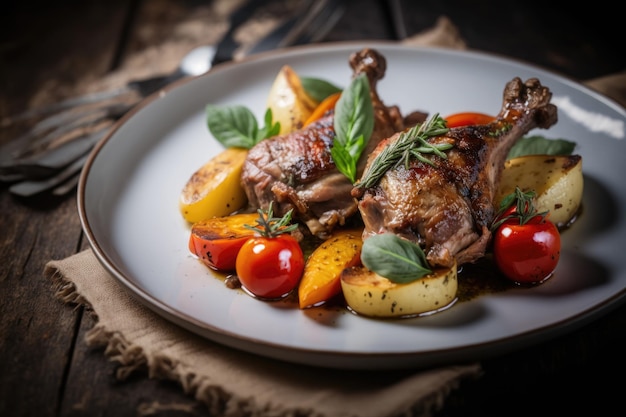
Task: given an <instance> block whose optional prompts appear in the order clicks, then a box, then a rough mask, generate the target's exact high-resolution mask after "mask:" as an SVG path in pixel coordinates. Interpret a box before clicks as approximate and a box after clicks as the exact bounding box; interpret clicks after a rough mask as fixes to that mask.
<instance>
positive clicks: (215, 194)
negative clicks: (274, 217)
mask: <svg viewBox="0 0 626 417" xmlns="http://www.w3.org/2000/svg"><path fill="white" fill-rule="evenodd" d="M247 155H248V150H247V149H242V148H228V149H225V150H224V151H222V152H221V153H219V154H218V155H216V156H215V157H213V158H211V159H210V160H209V161H208V162H207V163H206V164H204V165H203V166H202V167H200V168H199V169H198V170H197V171H196V172H194V173H193V175H192V176H191V177H190V178H189V180H188V181H187V184H185V186H184V188H183V190H182V192H181V194H180V199H179V208H180V212H181V213H182V215H183V217H184V218H185V220H187V221H188V222H189V223H196V222H199V221H201V220H205V219H210V218H212V217H222V216H226V215H228V214H231V213H233V212H235V211H237V210H239V209H241V208H242V207H243V206H244V205H245V204H246V203H247V201H248V198H247V196H246V193H245V191H244V189H243V187H242V186H241V183H240V178H241V171H242V169H243V163H244V161H245V159H246V156H247Z"/></svg>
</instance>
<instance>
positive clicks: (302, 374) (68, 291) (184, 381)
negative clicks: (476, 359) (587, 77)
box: [44, 17, 624, 417]
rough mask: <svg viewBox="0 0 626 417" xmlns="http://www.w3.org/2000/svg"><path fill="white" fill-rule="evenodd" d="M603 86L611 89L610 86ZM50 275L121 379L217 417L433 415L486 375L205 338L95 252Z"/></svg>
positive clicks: (439, 42)
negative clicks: (320, 357)
mask: <svg viewBox="0 0 626 417" xmlns="http://www.w3.org/2000/svg"><path fill="white" fill-rule="evenodd" d="M405 42H406V43H407V44H412V45H436V46H440V47H451V48H460V49H463V48H465V43H464V42H463V40H462V39H461V38H460V37H459V34H458V31H457V29H456V28H455V27H454V25H452V24H451V22H450V21H449V20H448V19H447V18H445V17H442V18H441V19H439V21H438V22H437V25H436V26H435V27H434V28H433V29H431V30H429V31H426V32H424V33H420V34H418V35H416V36H414V37H412V38H410V39H407V40H406V41H405ZM611 81H613V82H614V81H615V80H611ZM623 81H624V77H623V76H622V77H621V78H619V79H618V80H617V82H618V83H619V82H621V83H622V84H621V85H622V90H623V85H624V84H623ZM593 85H594V87H596V88H599V89H600V88H603V86H604V84H603V82H598V83H594V84H593ZM601 91H603V92H605V93H607V94H608V92H609V90H607V89H604V90H601ZM614 98H615V97H614ZM44 273H45V275H46V276H47V277H48V278H49V279H51V280H52V281H53V282H54V284H55V289H56V290H57V295H58V297H59V298H60V299H61V300H63V301H64V302H67V303H71V304H82V305H85V306H87V307H89V308H91V310H92V311H93V313H94V314H95V315H96V316H97V319H98V322H97V324H96V326H95V327H94V328H93V329H92V330H90V331H89V333H88V335H87V337H86V342H87V344H88V345H89V346H93V347H101V346H105V347H106V349H105V355H106V356H107V357H108V358H109V359H110V360H112V361H115V362H117V363H119V367H118V369H117V376H118V377H119V378H120V379H123V378H125V377H126V376H128V375H129V374H130V373H132V372H133V371H135V370H147V372H148V375H149V377H150V378H166V379H171V380H174V381H178V382H179V383H180V385H181V386H182V388H183V389H184V391H185V392H186V393H187V394H189V395H191V396H193V397H195V398H196V399H197V400H199V401H201V402H202V403H204V404H206V406H207V407H208V409H209V410H210V412H211V415H215V416H216V417H217V416H225V417H230V416H272V417H279V416H294V415H299V416H311V417H385V416H388V417H393V416H429V415H431V414H432V413H433V412H434V411H435V410H437V409H438V408H440V407H441V405H442V404H443V402H444V400H445V399H446V396H447V395H448V394H449V393H450V391H451V390H453V389H455V388H457V387H458V385H459V383H460V381H462V380H463V379H469V378H478V377H480V375H481V374H482V368H481V366H480V364H478V363H471V364H459V365H456V366H446V367H439V368H436V369H428V370H420V371H410V370H408V371H390V372H383V371H370V372H365V371H343V370H329V369H318V368H313V367H308V366H303V365H294V364H290V363H283V362H280V361H276V360H272V359H266V358H261V357H257V356H254V355H251V354H248V353H243V352H239V351H235V350H233V349H230V348H227V347H224V346H221V345H218V344H216V343H213V342H211V341H208V340H206V339H203V338H201V337H198V336H196V335H194V334H192V333H190V332H188V331H186V330H184V329H182V328H180V327H178V326H176V325H173V324H171V323H169V322H168V321H166V320H164V319H162V318H161V317H160V316H158V315H156V314H154V313H153V312H152V311H151V310H149V309H147V308H145V307H143V306H142V305H140V304H139V303H137V302H136V301H135V300H134V299H133V298H132V297H131V296H130V295H129V294H128V292H127V291H126V290H125V289H124V288H122V287H121V286H120V284H118V282H117V281H116V280H115V279H114V278H113V277H112V276H111V275H109V274H108V273H107V272H106V271H105V270H104V268H103V267H102V266H101V265H100V264H99V262H98V261H97V259H96V258H95V256H94V255H93V253H92V252H91V250H86V251H83V252H81V253H78V254H76V255H73V256H71V257H69V258H66V259H63V260H54V261H50V262H48V264H47V265H46V268H45V272H44Z"/></svg>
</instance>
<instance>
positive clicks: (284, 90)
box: [267, 65, 319, 135]
mask: <svg viewBox="0 0 626 417" xmlns="http://www.w3.org/2000/svg"><path fill="white" fill-rule="evenodd" d="M318 104H319V103H318V102H317V101H315V100H314V99H313V98H311V97H310V96H309V95H308V94H307V93H306V91H305V90H304V87H303V86H302V81H301V80H300V76H299V75H298V74H297V73H296V72H295V71H294V70H293V69H292V68H291V67H290V66H289V65H285V66H283V67H282V68H281V70H280V72H279V73H278V75H277V76H276V78H275V79H274V83H273V84H272V87H271V89H270V93H269V96H268V98H267V107H268V108H269V109H271V110H272V117H273V120H274V121H275V122H279V123H280V134H281V135H284V134H286V133H289V132H293V131H295V130H298V129H300V128H301V127H302V126H303V125H304V123H305V122H306V120H307V119H308V118H309V116H310V115H311V113H313V110H314V109H315V108H316V107H317V105H318Z"/></svg>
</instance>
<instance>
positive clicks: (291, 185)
mask: <svg viewBox="0 0 626 417" xmlns="http://www.w3.org/2000/svg"><path fill="white" fill-rule="evenodd" d="M350 65H351V67H352V69H353V74H354V76H356V75H358V74H361V73H365V74H367V77H368V80H369V83H370V94H371V99H372V103H373V105H374V117H375V123H374V131H373V133H372V136H371V138H370V139H369V142H368V145H367V149H365V150H364V152H363V155H364V157H362V158H361V161H360V163H359V168H358V174H360V173H362V172H363V169H364V167H365V162H366V157H365V155H368V154H369V153H371V152H372V151H373V149H374V148H375V147H376V145H377V144H378V143H379V142H380V141H381V140H383V139H385V138H387V137H389V136H391V135H393V134H394V133H395V132H398V131H400V130H402V129H404V128H405V124H404V122H403V119H402V115H401V114H400V111H399V109H398V108H397V107H396V106H389V107H388V106H385V104H384V103H383V102H382V101H381V100H380V98H379V96H378V93H377V91H376V83H377V82H378V80H380V79H382V78H383V77H384V75H385V71H386V68H387V64H386V60H385V58H384V57H383V56H382V55H380V54H379V53H378V52H376V51H375V50H372V49H364V50H361V51H359V52H357V53H354V54H352V55H351V57H350ZM422 120H423V118H422ZM333 123H334V114H333V112H332V111H331V112H328V113H327V114H326V115H325V116H324V117H322V118H321V119H320V120H318V121H317V122H315V123H313V124H311V125H309V126H307V127H305V128H304V129H301V130H299V131H296V132H293V133H290V134H287V135H283V136H275V137H273V138H269V139H266V140H263V141H261V142H260V143H259V144H257V145H256V146H254V147H253V148H252V149H251V150H250V151H249V153H248V157H247V160H246V162H245V164H244V167H243V173H242V184H243V186H244V189H245V190H246V194H247V196H248V201H249V204H250V206H251V207H252V208H265V209H266V208H267V207H268V206H269V203H270V202H273V208H274V212H275V214H276V215H283V214H284V213H286V212H287V211H289V210H290V209H292V208H293V209H294V213H293V215H294V217H295V218H296V219H297V220H298V221H300V222H304V223H305V224H306V226H307V227H308V229H309V231H310V232H311V233H312V234H313V235H316V236H317V237H320V238H326V237H328V235H329V233H330V232H332V230H333V229H334V228H335V227H337V226H340V225H343V224H345V222H346V220H347V219H348V218H349V217H351V216H353V215H354V214H356V213H357V212H358V210H357V204H356V201H355V200H354V199H353V198H352V196H351V195H350V192H351V190H352V184H351V183H350V180H349V179H348V178H346V177H345V176H344V175H343V174H341V173H340V172H339V171H338V170H337V168H336V166H335V163H334V162H333V159H332V156H331V152H330V149H331V147H332V143H333V138H334V136H335V131H334V128H333Z"/></svg>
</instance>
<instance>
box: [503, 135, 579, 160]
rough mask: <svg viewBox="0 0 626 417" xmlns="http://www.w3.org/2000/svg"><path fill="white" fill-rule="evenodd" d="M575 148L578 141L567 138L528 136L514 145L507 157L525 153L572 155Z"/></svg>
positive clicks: (515, 156)
mask: <svg viewBox="0 0 626 417" xmlns="http://www.w3.org/2000/svg"><path fill="white" fill-rule="evenodd" d="M574 148H576V143H575V142H570V141H568V140H565V139H547V138H545V137H543V136H526V137H523V138H521V139H520V140H518V141H517V142H516V143H515V145H513V147H512V148H511V150H510V151H509V154H508V156H507V159H511V158H517V157H518V156H524V155H571V154H572V152H574Z"/></svg>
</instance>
